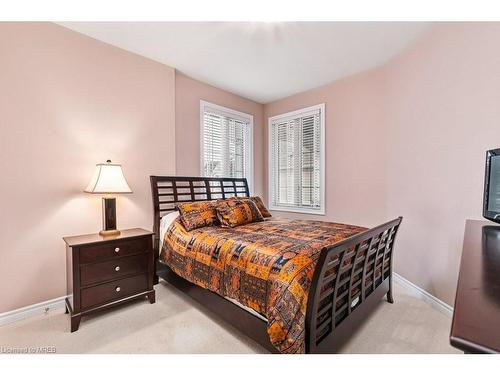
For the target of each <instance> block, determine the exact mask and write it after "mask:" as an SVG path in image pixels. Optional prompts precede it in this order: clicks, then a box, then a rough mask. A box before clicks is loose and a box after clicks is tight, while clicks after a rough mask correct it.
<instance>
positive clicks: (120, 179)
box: [85, 161, 132, 194]
mask: <svg viewBox="0 0 500 375" xmlns="http://www.w3.org/2000/svg"><path fill="white" fill-rule="evenodd" d="M85 192H87V193H94V194H108V193H132V190H131V189H130V186H128V184H127V180H125V176H124V175H123V171H122V166H121V165H120V164H113V163H111V162H110V161H108V162H107V163H102V164H96V168H95V172H94V175H93V176H92V180H91V181H90V183H89V185H88V186H87V188H86V189H85Z"/></svg>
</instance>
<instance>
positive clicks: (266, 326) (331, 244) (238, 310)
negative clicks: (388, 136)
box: [150, 176, 402, 353]
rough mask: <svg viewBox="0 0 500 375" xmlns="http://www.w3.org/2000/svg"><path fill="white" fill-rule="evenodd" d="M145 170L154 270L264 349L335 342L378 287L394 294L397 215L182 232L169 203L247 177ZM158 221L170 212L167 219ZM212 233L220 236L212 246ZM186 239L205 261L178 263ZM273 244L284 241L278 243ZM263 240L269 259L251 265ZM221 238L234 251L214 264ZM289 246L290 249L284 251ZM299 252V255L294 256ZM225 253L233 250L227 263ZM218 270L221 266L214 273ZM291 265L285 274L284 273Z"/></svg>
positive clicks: (296, 349) (230, 186)
mask: <svg viewBox="0 0 500 375" xmlns="http://www.w3.org/2000/svg"><path fill="white" fill-rule="evenodd" d="M150 179H151V188H152V194H153V205H154V232H155V247H156V249H155V250H156V251H155V254H156V257H157V261H156V277H157V279H158V278H162V279H164V280H165V281H166V282H168V283H169V284H171V285H173V286H174V287H176V288H177V289H179V290H180V291H182V292H184V293H186V294H188V295H189V296H190V297H191V298H193V299H194V300H196V301H197V302H199V303H200V304H202V305H203V306H204V307H205V308H207V309H208V310H211V311H212V312H214V313H215V314H217V316H219V317H220V318H221V319H223V320H225V321H227V322H228V323H229V324H231V325H232V326H233V327H235V328H236V329H238V330H239V331H241V332H242V333H244V334H246V335H247V336H248V337H250V338H251V339H253V340H255V341H257V342H258V343H259V344H260V345H262V346H263V347H264V348H266V349H268V350H269V351H270V352H272V353H335V352H338V351H339V350H340V348H341V347H342V345H343V344H344V343H345V342H346V341H347V340H348V339H349V337H351V336H352V334H353V333H354V332H355V330H356V329H357V328H358V327H359V326H360V325H361V324H362V323H363V321H364V320H365V319H366V318H367V316H369V314H370V313H371V312H372V311H373V309H374V308H375V307H376V306H377V305H378V304H379V303H380V299H381V298H382V297H383V296H384V295H386V296H387V300H388V301H389V302H390V303H393V297H392V259H393V248H394V241H395V237H396V234H397V231H398V228H399V225H400V223H401V220H402V218H401V217H399V218H397V219H394V220H391V221H389V222H387V223H385V224H382V225H379V226H377V227H375V228H372V229H366V228H362V227H358V226H352V225H345V224H335V223H325V222H319V221H300V220H286V219H279V218H278V219H277V218H268V219H266V220H264V221H262V222H259V223H252V224H246V225H243V226H241V227H236V228H220V227H219V228H217V227H207V228H201V229H197V230H194V231H192V232H186V231H185V230H184V229H183V227H182V224H180V223H179V221H178V219H176V218H175V215H173V214H172V212H175V207H176V205H177V204H179V203H184V202H198V201H211V200H215V199H227V198H230V197H235V196H236V197H249V196H250V194H249V189H248V184H247V181H246V179H244V178H208V177H178V176H151V178H150ZM162 218H163V221H162ZM165 219H168V220H165ZM165 221H169V223H168V224H167V227H166V226H165ZM167 232H168V233H167ZM160 233H161V234H160ZM214 243H217V244H219V245H217V246H216V247H213V248H211V247H210V246H211V244H214ZM188 244H189V246H190V249H189V250H190V254H191V253H193V251H194V250H198V253H196V255H195V256H196V258H197V259H198V257H201V258H200V259H203V257H205V258H206V257H207V256H208V257H209V260H208V262H201V261H200V262H195V263H193V262H192V261H191V263H189V264H190V266H189V267H187V268H186V269H187V270H189V272H187V271H186V269H183V265H185V264H186V262H185V259H184V258H183V256H184V255H183V254H184V251H183V249H184V247H186V248H187V247H188ZM220 244H222V245H220ZM209 245H210V246H209ZM226 245H227V246H226ZM278 245H279V246H281V248H282V249H284V250H283V252H282V253H280V252H279V250H280V249H279V248H278ZM196 246H198V248H196ZM214 246H215V245H214ZM266 246H268V247H267V250H269V251H271V250H272V254H273V256H274V255H275V256H276V257H275V258H273V259H275V260H276V262H274V263H273V264H272V265H271V266H272V267H271V266H270V267H268V268H262V267H260V268H259V265H258V263H259V261H258V259H261V260H262V257H265V254H266ZM221 247H222V248H227V249H226V251H227V252H229V253H231V254H233V256H232V257H229V258H227V259H229V260H228V261H227V264H226V263H224V264H222V265H221V267H220V269H221V270H218V269H217V266H216V264H217V262H219V260H217V261H214V260H213V259H215V258H214V255H213V254H214V251H217V252H218V251H219V250H220V248H221ZM245 247H247V248H250V247H251V248H252V251H253V254H254V255H253V258H255V259H257V261H254V262H253V263H252V262H249V263H248V265H245V267H246V268H245V270H247V269H248V270H253V271H248V272H246V271H245V272H243V271H242V269H238V267H234V266H235V264H238V262H240V260H239V259H237V258H235V257H234V253H235V252H237V253H238V254H239V252H238V251H240V249H242V248H245ZM292 248H297V251H295V252H294V251H292V252H290V251H288V250H290V249H292ZM160 250H162V251H161V253H160ZM175 250H177V252H176V251H175ZM292 250H293V249H292ZM259 251H261V253H259ZM269 251H268V252H269ZM205 253H206V254H205ZM186 254H187V252H186ZM193 254H194V253H193ZM207 254H208V255H207ZM263 254H264V255H263ZM276 254H277V255H276ZM283 254H288V255H287V261H282V258H283ZM290 254H291V255H290ZM304 254H307V255H308V256H307V257H302V255H304ZM210 257H211V258H210ZM259 257H260V258H259ZM253 258H252V259H253ZM230 259H236V260H235V261H234V263H231V261H230ZM290 259H291V260H292V261H290ZM287 262H288V263H287ZM250 263H252V264H250ZM167 264H168V265H167ZM256 264H257V265H256ZM209 265H211V266H213V267H211V268H210V267H209ZM278 266H279V267H278ZM286 267H288V269H285V268H286ZM275 268H277V269H275ZM282 268H283V269H282ZM263 270H264V271H263ZM292 271H293V272H292ZM218 272H219V273H223V275H222V276H220V275H219V276H217V275H218ZM259 272H260V273H262V272H268V275H267V276H266V277H267V278H268V279H266V283H262V280H261V279H259V278H256V277H254V276H255V275H256V274H258V273H259ZM291 273H293V275H294V277H293V278H288V277H287V276H286V275H290V274H291ZM240 274H241V275H240ZM272 274H273V275H272ZM277 275H279V277H278V276H277ZM283 275H285V276H283ZM233 279H234V280H236V281H234V280H233ZM264 279H265V278H264ZM288 279H290V282H289V284H287V283H286V282H285V281H286V280H288ZM220 280H223V281H225V284H224V283H222V282H221V281H220ZM230 280H231V281H230ZM231 283H232V284H234V285H235V287H233V288H231V285H232V284H231ZM285 323H286V324H285ZM277 338H278V339H277Z"/></svg>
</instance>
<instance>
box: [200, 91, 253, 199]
mask: <svg viewBox="0 0 500 375" xmlns="http://www.w3.org/2000/svg"><path fill="white" fill-rule="evenodd" d="M200 133H201V139H200V144H201V149H200V155H201V164H200V165H201V175H202V176H205V177H246V179H247V181H248V186H249V189H250V191H252V187H253V155H252V150H253V142H252V134H253V116H252V115H249V114H246V113H243V112H238V111H235V110H232V109H229V108H226V107H222V106H219V105H216V104H213V103H209V102H206V101H203V100H202V101H200Z"/></svg>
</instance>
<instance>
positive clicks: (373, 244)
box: [306, 217, 402, 353]
mask: <svg viewBox="0 0 500 375" xmlns="http://www.w3.org/2000/svg"><path fill="white" fill-rule="evenodd" d="M401 220H402V217H398V218H397V219H394V220H392V221H389V222H387V223H385V224H382V225H379V226H377V227H375V228H373V229H370V230H368V231H366V232H362V233H360V234H358V235H356V236H353V237H350V238H347V239H346V240H344V241H341V242H339V243H337V244H335V245H332V246H329V247H326V248H324V249H323V250H322V252H321V255H320V259H319V261H318V265H317V267H316V271H315V274H314V276H313V281H312V284H311V289H310V290H309V299H308V306H307V315H306V332H307V334H306V340H307V341H306V346H307V347H306V351H307V352H309V353H318V352H319V353H321V352H329V353H331V352H332V348H335V351H337V350H338V349H339V346H340V343H341V342H344V341H345V340H344V337H343V336H344V335H352V333H353V330H354V328H355V327H348V326H350V325H353V326H354V325H355V324H342V325H341V323H342V322H344V320H346V318H348V317H349V316H351V315H365V314H364V313H362V310H365V309H368V307H369V306H368V305H371V304H374V303H378V301H379V300H380V297H381V296H383V295H384V294H387V300H388V301H389V302H390V303H393V302H394V301H393V298H392V259H393V257H392V253H393V248H394V241H395V238H396V234H397V231H398V229H399V225H400V224H401ZM375 292H376V293H375ZM369 299H370V300H371V301H370V302H371V303H369V301H368V300H369ZM365 301H366V302H365ZM355 313H356V314H355ZM356 320H358V319H355V318H354V317H353V319H347V321H346V322H345V323H347V322H348V321H350V322H351V323H354V322H355V321H356ZM356 325H357V324H356ZM340 328H342V330H340ZM342 331H343V332H342Z"/></svg>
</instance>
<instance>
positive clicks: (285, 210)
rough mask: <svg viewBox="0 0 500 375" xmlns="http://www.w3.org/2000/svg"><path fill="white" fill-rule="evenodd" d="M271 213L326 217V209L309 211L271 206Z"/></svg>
mask: <svg viewBox="0 0 500 375" xmlns="http://www.w3.org/2000/svg"><path fill="white" fill-rule="evenodd" d="M269 210H271V211H283V212H294V213H297V214H308V215H322V216H325V209H324V208H321V209H319V210H313V209H307V208H295V207H281V206H277V207H276V206H269Z"/></svg>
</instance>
